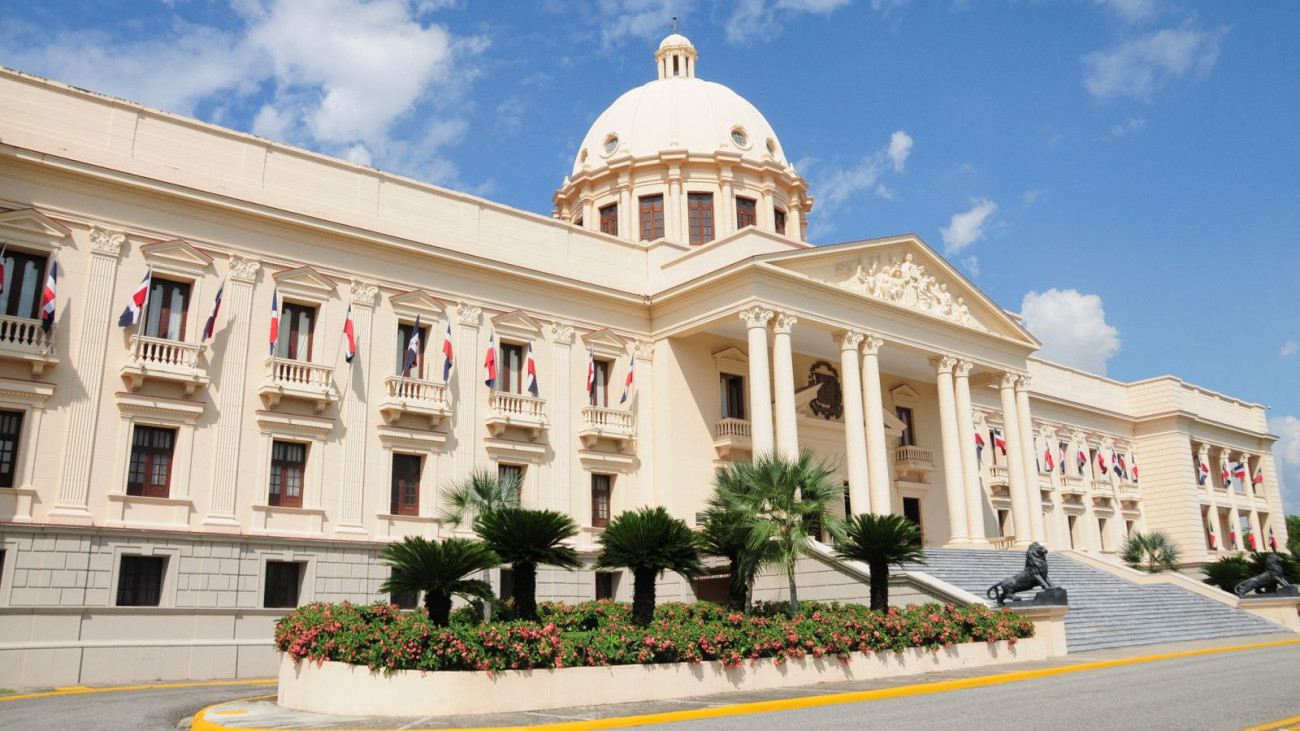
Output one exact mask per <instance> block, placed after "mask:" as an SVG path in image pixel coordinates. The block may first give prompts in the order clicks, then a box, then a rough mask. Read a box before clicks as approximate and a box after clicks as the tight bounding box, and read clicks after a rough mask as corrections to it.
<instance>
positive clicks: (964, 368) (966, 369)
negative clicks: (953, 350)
mask: <svg viewBox="0 0 1300 731" xmlns="http://www.w3.org/2000/svg"><path fill="white" fill-rule="evenodd" d="M974 367H975V364H974V363H972V362H970V361H968V360H958V361H957V365H955V366H953V369H952V374H953V376H955V377H957V378H970V372H971V370H972V369H973V368H974Z"/></svg>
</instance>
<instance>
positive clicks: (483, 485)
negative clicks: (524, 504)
mask: <svg viewBox="0 0 1300 731" xmlns="http://www.w3.org/2000/svg"><path fill="white" fill-rule="evenodd" d="M520 487H521V486H520V483H519V478H518V477H517V476H515V475H500V474H497V473H494V472H491V471H489V470H475V471H473V472H471V473H470V474H469V477H466V478H465V479H463V480H459V481H456V482H449V483H447V484H446V485H443V486H442V488H441V489H440V490H439V497H440V498H441V500H442V504H443V507H442V508H441V510H439V512H438V518H439V520H442V521H444V522H447V523H450V524H451V525H454V526H457V527H459V526H462V525H467V524H469V523H472V522H473V520H474V518H475V517H477V516H479V515H482V514H483V513H487V512H490V511H492V510H496V509H498V508H505V507H519V491H520Z"/></svg>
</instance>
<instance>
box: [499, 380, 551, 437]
mask: <svg viewBox="0 0 1300 731" xmlns="http://www.w3.org/2000/svg"><path fill="white" fill-rule="evenodd" d="M545 405H546V402H545V401H543V400H542V399H539V398H533V397H532V396H526V395H524V394H518V393H507V392H504V391H493V392H492V394H491V395H490V396H489V397H488V416H487V426H488V430H489V431H491V432H492V436H494V437H499V436H501V434H502V432H504V431H505V429H506V427H510V426H518V427H523V428H524V429H527V430H528V432H529V436H530V437H531V438H533V439H536V438H537V436H538V435H539V434H541V432H542V430H543V429H546V428H547V427H548V426H549V423H548V422H547V420H546V413H545V410H544V407H545Z"/></svg>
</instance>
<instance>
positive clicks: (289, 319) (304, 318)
mask: <svg viewBox="0 0 1300 731" xmlns="http://www.w3.org/2000/svg"><path fill="white" fill-rule="evenodd" d="M315 329H316V308H315V307H311V306H309V305H299V304H295V303H293V302H285V303H284V309H283V310H282V311H281V312H280V342H279V343H277V344H276V346H275V354H276V355H278V356H280V357H281V358H288V359H289V360H303V361H309V360H311V345H312V331H314V330H315Z"/></svg>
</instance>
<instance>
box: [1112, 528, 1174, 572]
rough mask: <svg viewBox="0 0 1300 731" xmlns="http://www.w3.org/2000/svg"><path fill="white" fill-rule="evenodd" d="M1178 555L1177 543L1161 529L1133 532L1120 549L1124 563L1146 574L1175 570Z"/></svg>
mask: <svg viewBox="0 0 1300 731" xmlns="http://www.w3.org/2000/svg"><path fill="white" fill-rule="evenodd" d="M1178 555H1179V550H1178V544H1177V543H1174V541H1173V539H1172V538H1170V537H1169V535H1168V534H1167V533H1165V532H1163V531H1153V532H1151V533H1134V534H1133V535H1131V536H1129V537H1128V540H1126V541H1124V546H1123V548H1121V549H1120V558H1122V559H1123V560H1124V563H1126V564H1128V565H1129V566H1132V567H1133V568H1135V569H1140V570H1142V571H1146V572H1147V573H1148V574H1156V573H1159V572H1161V571H1174V570H1176V569H1177V568H1178Z"/></svg>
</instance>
